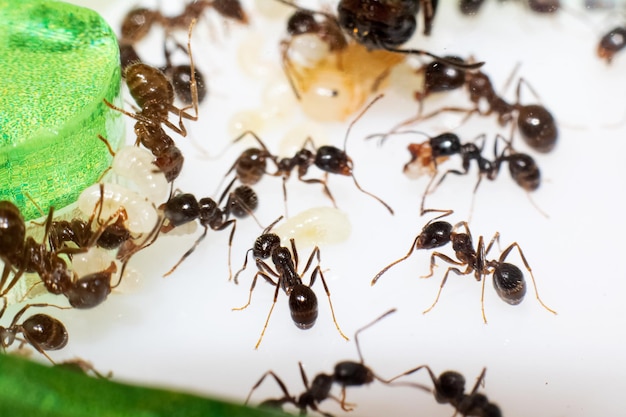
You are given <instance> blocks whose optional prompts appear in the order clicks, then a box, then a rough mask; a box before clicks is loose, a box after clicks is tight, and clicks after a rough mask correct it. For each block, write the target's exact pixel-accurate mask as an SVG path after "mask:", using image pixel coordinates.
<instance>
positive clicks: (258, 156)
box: [235, 148, 267, 185]
mask: <svg viewBox="0 0 626 417" xmlns="http://www.w3.org/2000/svg"><path fill="white" fill-rule="evenodd" d="M266 167H267V152H265V151H264V150H262V149H258V148H250V149H246V150H245V151H243V152H242V153H241V156H239V158H238V159H237V163H236V166H235V172H236V173H237V178H239V181H241V182H242V183H243V184H247V185H254V184H256V183H257V182H259V181H260V180H261V178H262V177H263V175H264V174H265V169H266Z"/></svg>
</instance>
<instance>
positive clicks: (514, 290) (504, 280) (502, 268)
mask: <svg viewBox="0 0 626 417" xmlns="http://www.w3.org/2000/svg"><path fill="white" fill-rule="evenodd" d="M493 287H494V288H495V289H496V293H498V295H499V296H500V298H501V299H502V300H503V301H505V302H506V303H508V304H511V305H517V304H519V303H521V302H522V300H523V299H524V296H525V295H526V281H525V280H524V274H523V273H522V271H521V269H519V268H518V267H517V266H515V265H513V264H510V263H500V264H498V265H496V266H495V267H494V271H493Z"/></svg>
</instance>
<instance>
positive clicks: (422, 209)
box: [420, 172, 436, 216]
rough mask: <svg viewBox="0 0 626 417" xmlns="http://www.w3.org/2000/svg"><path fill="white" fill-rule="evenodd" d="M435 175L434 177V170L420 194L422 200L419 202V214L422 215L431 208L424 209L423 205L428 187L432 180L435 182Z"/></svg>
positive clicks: (428, 190)
mask: <svg viewBox="0 0 626 417" xmlns="http://www.w3.org/2000/svg"><path fill="white" fill-rule="evenodd" d="M435 177H436V172H435V173H433V175H432V176H431V177H430V181H428V184H427V185H426V188H425V189H424V194H422V201H421V202H420V216H423V215H424V214H425V213H427V212H428V211H430V210H432V209H424V205H425V204H426V195H427V194H429V193H430V187H431V186H432V185H433V182H435Z"/></svg>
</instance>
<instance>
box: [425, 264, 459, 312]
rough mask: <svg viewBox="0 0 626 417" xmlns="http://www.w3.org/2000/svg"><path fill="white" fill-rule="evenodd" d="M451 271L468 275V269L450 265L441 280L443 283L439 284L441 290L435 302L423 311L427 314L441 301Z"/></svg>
mask: <svg viewBox="0 0 626 417" xmlns="http://www.w3.org/2000/svg"><path fill="white" fill-rule="evenodd" d="M450 271H452V272H454V273H455V274H457V275H467V273H468V272H467V271H461V270H459V269H458V268H453V267H450V268H448V270H447V271H446V274H445V275H444V276H443V280H442V281H441V285H439V291H438V292H437V297H435V301H434V302H433V304H432V305H431V306H430V307H428V308H427V309H426V310H424V311H423V312H422V314H426V313H428V312H429V311H430V310H432V309H433V308H434V307H435V305H436V304H437V302H438V301H439V296H440V295H441V291H442V290H443V286H444V285H446V281H447V280H448V274H449V273H450Z"/></svg>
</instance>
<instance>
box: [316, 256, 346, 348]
mask: <svg viewBox="0 0 626 417" xmlns="http://www.w3.org/2000/svg"><path fill="white" fill-rule="evenodd" d="M316 249H317V247H316ZM318 251H319V249H318ZM318 273H319V274H320V279H321V280H322V284H323V285H324V291H326V296H327V297H328V305H329V306H330V314H331V315H332V316H333V322H334V323H335V327H336V328H337V331H339V334H340V335H341V337H343V338H344V339H345V340H350V339H349V338H348V336H346V335H345V334H344V333H343V331H342V330H341V327H339V323H337V318H336V317H335V309H334V308H333V302H332V301H331V299H330V291H329V290H328V285H326V280H325V279H324V274H323V273H322V268H321V267H320V266H319V265H318V266H316V267H315V269H314V270H313V273H312V274H311V281H310V282H309V288H310V287H312V286H313V284H314V283H315V278H316V277H317V274H318Z"/></svg>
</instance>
